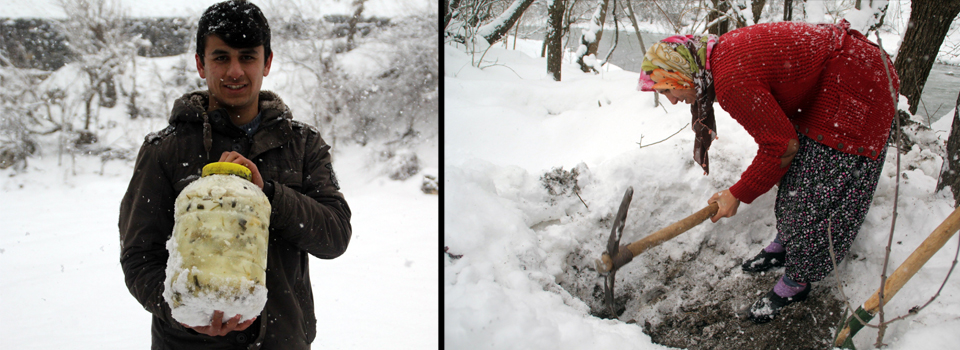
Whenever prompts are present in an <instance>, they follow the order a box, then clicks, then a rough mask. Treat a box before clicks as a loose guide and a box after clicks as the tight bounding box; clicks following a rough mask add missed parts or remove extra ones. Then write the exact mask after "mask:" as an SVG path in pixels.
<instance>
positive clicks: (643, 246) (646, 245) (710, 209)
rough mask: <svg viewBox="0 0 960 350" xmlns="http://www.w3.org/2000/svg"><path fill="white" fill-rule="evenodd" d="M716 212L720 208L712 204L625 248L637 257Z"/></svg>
mask: <svg viewBox="0 0 960 350" xmlns="http://www.w3.org/2000/svg"><path fill="white" fill-rule="evenodd" d="M717 210H720V207H719V206H718V205H717V203H716V202H714V203H712V204H710V205H708V206H706V207H705V208H703V209H700V211H698V212H696V213H693V215H690V216H688V217H686V218H685V219H683V220H680V221H677V222H675V223H673V224H672V225H670V226H667V227H665V228H663V229H661V230H660V231H657V232H654V233H651V234H650V235H649V236H646V237H644V238H643V239H641V240H639V241H636V242H633V243H630V245H628V246H627V249H630V252H631V253H633V256H637V255H639V254H640V253H643V252H644V251H646V250H647V249H650V248H653V247H656V246H658V245H660V244H661V243H663V242H666V241H668V240H670V239H672V238H673V237H676V236H679V235H680V234H681V233H684V232H687V230H689V229H691V228H693V227H694V226H697V225H699V224H700V223H701V222H703V221H704V220H706V219H709V218H710V217H712V216H714V215H717Z"/></svg>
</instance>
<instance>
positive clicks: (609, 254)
mask: <svg viewBox="0 0 960 350" xmlns="http://www.w3.org/2000/svg"><path fill="white" fill-rule="evenodd" d="M632 199H633V187H629V188H627V191H626V193H624V194H623V200H622V201H620V210H619V211H617V217H616V220H614V222H613V230H612V231H611V232H610V238H609V239H608V240H607V251H606V252H604V253H603V256H601V257H600V259H597V261H596V264H597V271H598V272H600V275H601V276H606V281H605V282H604V284H603V298H604V302H605V303H606V305H607V308H608V309H609V310H610V314H611V315H614V316H616V314H617V313H616V310H614V308H613V282H614V281H615V276H616V274H617V270H618V269H620V267H621V266H623V265H626V264H627V263H629V262H630V261H631V260H633V258H634V257H635V256H637V255H639V254H640V253H643V252H644V251H646V250H647V249H650V248H653V247H656V246H658V245H660V244H661V243H663V242H666V241H668V240H670V239H672V238H673V237H676V236H679V235H680V234H681V233H684V232H687V230H689V229H691V228H693V227H694V226H697V225H699V224H700V223H701V222H703V221H704V220H706V219H707V218H710V217H712V216H714V215H716V214H717V210H718V209H719V207H718V206H717V203H712V204H710V205H708V206H706V207H705V208H703V209H700V211H698V212H696V213H694V214H693V215H690V216H688V217H686V218H685V219H683V220H680V221H677V222H675V223H673V224H672V225H670V226H667V227H666V228H663V229H661V230H660V231H657V232H654V233H652V234H650V235H648V236H647V237H644V238H643V239H641V240H639V241H636V242H633V243H630V244H629V245H620V237H622V236H623V225H624V222H625V221H626V219H627V209H628V208H629V207H630V201H631V200H632Z"/></svg>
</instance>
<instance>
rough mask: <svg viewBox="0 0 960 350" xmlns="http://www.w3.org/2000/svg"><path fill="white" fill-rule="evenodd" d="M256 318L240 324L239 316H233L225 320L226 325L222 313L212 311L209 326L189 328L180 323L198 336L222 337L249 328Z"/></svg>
mask: <svg viewBox="0 0 960 350" xmlns="http://www.w3.org/2000/svg"><path fill="white" fill-rule="evenodd" d="M256 319H257V318H256V317H254V318H251V319H249V320H247V321H246V322H243V323H240V315H236V316H233V318H231V319H229V320H227V322H226V323H224V322H223V311H214V312H213V320H212V321H211V322H210V325H209V326H197V327H190V326H188V325H185V324H183V323H181V325H183V326H184V327H187V328H190V329H193V330H194V331H197V333H200V334H206V335H209V336H211V337H222V336H224V335H227V333H230V332H233V331H242V330H244V329H247V327H250V325H251V324H253V321H256Z"/></svg>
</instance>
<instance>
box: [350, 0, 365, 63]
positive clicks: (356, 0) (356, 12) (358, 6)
mask: <svg viewBox="0 0 960 350" xmlns="http://www.w3.org/2000/svg"><path fill="white" fill-rule="evenodd" d="M363 2H364V0H353V3H352V4H351V6H352V7H353V15H352V16H350V20H349V21H348V22H347V26H348V32H347V51H351V50H353V49H354V48H356V47H357V45H356V43H355V42H354V40H353V37H354V36H355V35H357V22H359V21H360V18H361V17H362V16H363Z"/></svg>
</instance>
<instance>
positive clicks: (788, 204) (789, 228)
mask: <svg viewBox="0 0 960 350" xmlns="http://www.w3.org/2000/svg"><path fill="white" fill-rule="evenodd" d="M799 140H800V149H799V151H798V152H797V155H796V157H795V158H794V159H793V162H792V163H791V164H790V169H789V170H787V173H786V174H785V175H784V176H783V178H782V179H781V180H780V186H779V187H780V188H779V190H778V192H777V203H776V207H775V209H774V212H775V213H776V216H777V237H778V238H779V240H780V241H781V242H783V245H784V248H786V250H787V257H786V262H785V266H786V272H785V274H786V276H787V277H789V278H790V279H792V280H794V281H797V282H817V281H820V280H822V279H823V278H824V277H826V276H827V274H829V273H830V271H833V263H832V262H831V261H830V252H829V248H828V247H829V239H828V236H827V233H828V230H829V232H830V235H831V236H832V238H833V250H834V253H835V254H836V257H837V263H838V264H839V263H840V261H841V260H842V259H843V257H844V256H845V255H846V254H847V251H848V250H849V249H850V245H851V244H852V243H853V240H854V238H856V237H857V234H858V233H859V231H860V226H861V225H863V220H864V218H865V217H866V215H867V210H869V209H870V202H871V201H872V200H873V193H874V192H875V191H876V189H877V181H878V179H879V178H880V173H881V171H882V170H883V160H884V157H885V155H886V148H884V149H883V150H881V152H880V157H878V158H877V160H872V159H870V158H867V157H864V156H858V155H853V154H847V153H843V152H840V151H837V150H835V149H833V148H830V147H827V146H825V145H823V144H820V143H818V142H816V141H813V140H811V139H810V138H807V137H806V136H803V135H799Z"/></svg>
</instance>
